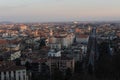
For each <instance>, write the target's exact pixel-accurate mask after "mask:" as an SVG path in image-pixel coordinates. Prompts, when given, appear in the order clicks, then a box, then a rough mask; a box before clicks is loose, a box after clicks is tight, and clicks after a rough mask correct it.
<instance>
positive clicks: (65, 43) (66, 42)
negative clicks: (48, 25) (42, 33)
mask: <svg viewBox="0 0 120 80" xmlns="http://www.w3.org/2000/svg"><path fill="white" fill-rule="evenodd" d="M74 38H75V35H74V34H72V33H71V34H65V33H64V34H56V35H55V36H54V37H51V38H49V44H51V43H52V44H53V43H54V44H58V46H59V44H60V45H61V47H66V48H67V47H69V46H70V45H71V44H72V43H73V41H74ZM59 48H60V46H59Z"/></svg>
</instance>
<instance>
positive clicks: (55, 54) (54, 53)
mask: <svg viewBox="0 0 120 80" xmlns="http://www.w3.org/2000/svg"><path fill="white" fill-rule="evenodd" d="M48 57H61V51H55V50H53V49H52V50H50V51H49V52H48Z"/></svg>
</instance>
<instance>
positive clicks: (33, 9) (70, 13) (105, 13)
mask: <svg viewBox="0 0 120 80" xmlns="http://www.w3.org/2000/svg"><path fill="white" fill-rule="evenodd" d="M118 20H120V0H0V21H14V22H59V21H118Z"/></svg>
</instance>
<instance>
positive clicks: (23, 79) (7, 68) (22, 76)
mask: <svg viewBox="0 0 120 80" xmlns="http://www.w3.org/2000/svg"><path fill="white" fill-rule="evenodd" d="M0 80H28V79H27V74H26V68H25V67H23V66H16V65H14V64H12V63H11V62H7V63H5V62H3V63H2V64H0Z"/></svg>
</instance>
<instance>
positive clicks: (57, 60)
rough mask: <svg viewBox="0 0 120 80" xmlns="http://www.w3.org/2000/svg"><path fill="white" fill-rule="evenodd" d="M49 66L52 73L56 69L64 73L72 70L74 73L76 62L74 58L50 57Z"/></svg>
mask: <svg viewBox="0 0 120 80" xmlns="http://www.w3.org/2000/svg"><path fill="white" fill-rule="evenodd" d="M47 65H48V66H49V67H50V72H53V71H54V69H55V68H58V69H59V70H61V71H63V72H64V71H65V70H66V69H68V68H70V69H71V71H72V72H74V65H75V61H74V59H73V58H68V57H50V58H48V60H47Z"/></svg>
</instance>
